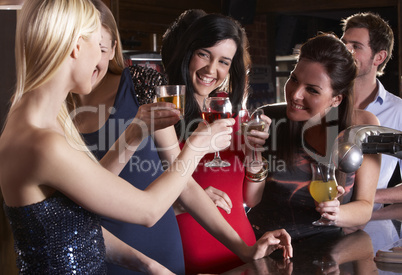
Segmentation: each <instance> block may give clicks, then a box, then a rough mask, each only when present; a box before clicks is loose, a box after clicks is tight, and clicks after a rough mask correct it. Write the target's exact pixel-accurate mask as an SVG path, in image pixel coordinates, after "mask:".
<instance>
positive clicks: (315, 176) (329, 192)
mask: <svg viewBox="0 0 402 275" xmlns="http://www.w3.org/2000/svg"><path fill="white" fill-rule="evenodd" d="M311 172H312V179H311V183H310V185H309V191H310V194H311V196H312V197H313V199H314V200H315V201H316V202H317V203H320V202H325V201H331V200H333V199H335V198H336V195H337V194H338V190H337V186H338V184H337V182H336V178H335V167H334V166H333V165H332V164H322V163H316V162H314V163H312V164H311ZM313 225H317V226H330V225H335V222H334V221H330V220H327V219H325V218H323V217H321V218H320V219H319V220H317V221H314V222H313Z"/></svg>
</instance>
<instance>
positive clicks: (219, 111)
mask: <svg viewBox="0 0 402 275" xmlns="http://www.w3.org/2000/svg"><path fill="white" fill-rule="evenodd" d="M231 116H232V104H231V103H230V100H229V98H227V97H208V98H206V99H204V104H203V106H202V118H203V119H204V120H206V121H207V122H208V123H213V122H214V121H215V120H217V119H221V118H230V117H231ZM205 166H206V167H228V166H230V163H229V162H227V161H224V160H222V159H221V157H220V154H219V151H217V152H215V156H214V159H213V160H212V161H210V162H207V163H206V164H205Z"/></svg>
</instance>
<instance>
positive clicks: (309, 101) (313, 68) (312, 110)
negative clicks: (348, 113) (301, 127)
mask: <svg viewBox="0 0 402 275" xmlns="http://www.w3.org/2000/svg"><path fill="white" fill-rule="evenodd" d="M285 96H286V101H287V111H286V113H287V116H288V118H289V119H290V120H293V121H307V120H309V119H310V118H312V117H313V116H314V115H316V114H318V113H320V114H321V115H324V114H325V112H326V110H327V109H328V108H330V107H336V106H338V105H339V104H340V103H341V101H342V96H341V95H338V96H333V89H332V87H331V79H330V77H329V75H328V73H327V72H326V70H325V69H324V67H323V66H322V65H321V64H320V63H318V62H313V61H310V60H308V59H301V60H300V61H299V62H298V63H297V65H296V67H295V69H294V70H293V71H292V73H291V75H290V77H289V79H288V80H287V82H286V84H285Z"/></svg>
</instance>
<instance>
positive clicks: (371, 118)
mask: <svg viewBox="0 0 402 275" xmlns="http://www.w3.org/2000/svg"><path fill="white" fill-rule="evenodd" d="M353 125H380V121H379V120H378V118H377V117H376V116H375V115H374V114H372V113H370V112H368V111H366V110H360V109H355V110H354V116H353Z"/></svg>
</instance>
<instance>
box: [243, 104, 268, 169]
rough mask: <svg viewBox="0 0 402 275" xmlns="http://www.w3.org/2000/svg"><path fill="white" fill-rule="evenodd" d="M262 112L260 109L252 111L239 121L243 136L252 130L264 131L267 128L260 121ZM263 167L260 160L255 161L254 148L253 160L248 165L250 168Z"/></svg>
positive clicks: (263, 122) (254, 152) (262, 121)
mask: <svg viewBox="0 0 402 275" xmlns="http://www.w3.org/2000/svg"><path fill="white" fill-rule="evenodd" d="M263 114H264V112H263V110H261V109H257V110H255V111H254V113H253V114H252V115H251V117H249V116H245V117H243V118H242V119H241V125H240V127H241V132H242V133H243V134H245V133H249V132H251V131H252V130H256V131H260V132H262V131H264V129H265V127H266V126H267V124H266V122H265V121H264V120H262V119H261V115H263ZM261 165H263V162H262V161H261V160H257V159H256V151H255V147H253V159H252V161H251V163H250V166H261Z"/></svg>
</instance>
